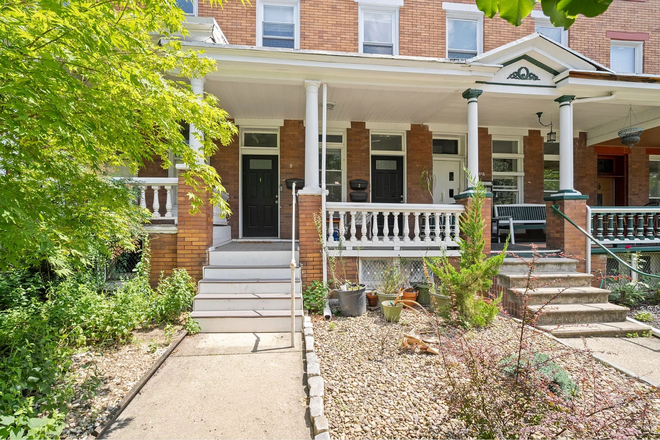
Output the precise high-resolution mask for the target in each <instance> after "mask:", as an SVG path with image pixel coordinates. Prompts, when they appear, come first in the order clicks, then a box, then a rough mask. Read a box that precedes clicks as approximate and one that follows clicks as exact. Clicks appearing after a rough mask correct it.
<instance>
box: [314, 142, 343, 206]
mask: <svg viewBox="0 0 660 440" xmlns="http://www.w3.org/2000/svg"><path fill="white" fill-rule="evenodd" d="M340 136H341V135H340ZM325 151H326V156H325V160H326V163H325V187H326V189H327V190H328V198H327V200H328V201H329V202H341V201H342V194H343V191H342V186H343V171H342V161H341V153H342V150H341V148H326V150H325ZM322 159H323V157H322V155H321V152H320V151H319V165H320V164H321V160H322ZM321 177H322V176H321V171H320V170H319V180H321Z"/></svg>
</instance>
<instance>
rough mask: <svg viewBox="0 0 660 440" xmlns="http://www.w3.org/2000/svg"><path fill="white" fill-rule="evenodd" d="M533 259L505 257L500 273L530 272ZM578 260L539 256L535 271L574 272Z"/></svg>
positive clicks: (536, 272)
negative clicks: (530, 263)
mask: <svg viewBox="0 0 660 440" xmlns="http://www.w3.org/2000/svg"><path fill="white" fill-rule="evenodd" d="M529 262H531V259H527V258H526V259H521V258H505V259H504V263H503V264H502V267H501V268H500V275H516V274H527V273H529V270H530V267H529V264H528V263H529ZM577 264H578V261H577V260H573V259H571V258H539V259H537V260H536V262H535V263H534V273H535V274H539V273H573V272H575V271H576V270H577Z"/></svg>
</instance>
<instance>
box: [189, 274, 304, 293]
mask: <svg viewBox="0 0 660 440" xmlns="http://www.w3.org/2000/svg"><path fill="white" fill-rule="evenodd" d="M289 276H291V272H290V271H289ZM197 291H198V292H199V293H233V294H241V293H255V294H258V293H287V294H288V293H291V278H287V279H281V278H280V279H261V280H247V281H246V280H234V279H228V280H223V279H216V278H204V279H202V280H201V281H200V282H199V284H198V289H197ZM295 292H296V293H300V292H302V283H301V282H300V277H297V278H296V287H295Z"/></svg>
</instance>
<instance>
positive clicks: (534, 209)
mask: <svg viewBox="0 0 660 440" xmlns="http://www.w3.org/2000/svg"><path fill="white" fill-rule="evenodd" d="M493 223H495V227H496V234H497V242H498V243H499V242H500V229H503V228H507V229H509V233H510V234H511V244H516V237H515V231H516V230H517V229H543V230H545V205H542V204H531V203H521V204H516V205H494V206H493Z"/></svg>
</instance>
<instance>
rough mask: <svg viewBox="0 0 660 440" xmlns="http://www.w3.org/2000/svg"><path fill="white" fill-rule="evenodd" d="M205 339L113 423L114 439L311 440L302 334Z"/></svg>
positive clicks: (166, 367)
mask: <svg viewBox="0 0 660 440" xmlns="http://www.w3.org/2000/svg"><path fill="white" fill-rule="evenodd" d="M296 337H297V342H296V348H295V349H294V348H291V347H290V334H288V333H235V334H213V333H211V334H198V335H195V336H189V337H186V338H185V339H184V340H183V341H182V342H181V344H180V345H179V347H178V348H177V350H176V351H175V352H174V353H172V355H171V356H170V357H169V359H168V360H167V361H166V362H165V363H164V364H163V365H162V366H161V367H160V369H159V370H158V371H157V372H156V374H155V375H154V376H153V377H152V378H151V380H149V382H148V383H147V384H146V385H145V387H144V388H143V389H142V391H141V392H140V394H138V395H137V396H136V397H135V399H133V401H132V402H131V403H130V404H129V405H128V407H127V408H126V409H125V410H124V412H123V413H122V414H121V415H120V416H119V418H118V419H117V420H116V421H115V423H114V424H113V425H112V427H111V428H110V430H109V431H108V432H107V434H106V435H105V437H104V438H108V439H136V438H139V439H202V438H203V439H233V438H241V439H309V438H311V429H310V427H311V425H310V422H309V420H308V415H307V414H306V412H307V406H306V399H307V395H306V392H305V384H304V377H303V352H302V338H301V334H300V333H297V334H296Z"/></svg>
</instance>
